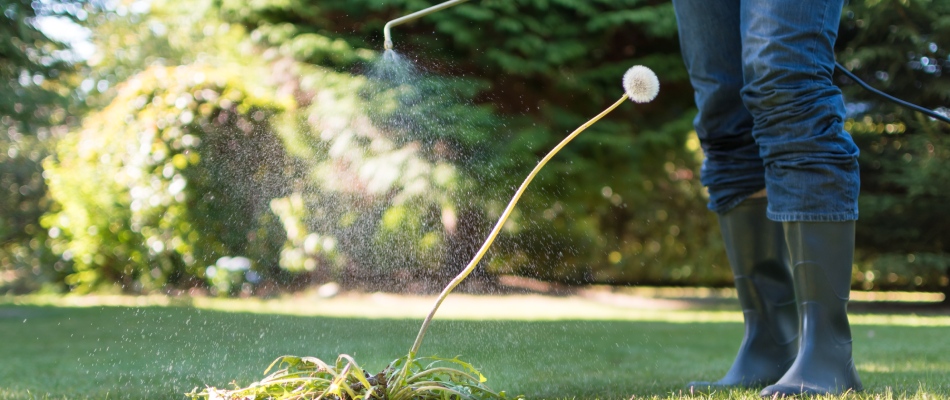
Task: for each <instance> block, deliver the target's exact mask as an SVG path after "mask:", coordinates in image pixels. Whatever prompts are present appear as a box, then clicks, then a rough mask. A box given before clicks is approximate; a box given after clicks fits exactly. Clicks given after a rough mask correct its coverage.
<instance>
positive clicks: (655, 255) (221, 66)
mask: <svg viewBox="0 0 950 400" xmlns="http://www.w3.org/2000/svg"><path fill="white" fill-rule="evenodd" d="M53 3H56V2H53ZM433 3H434V2H431V1H422V0H387V1H375V0H374V1H370V0H324V1H321V2H319V4H313V3H312V2H305V1H301V0H287V1H276V0H261V1H256V2H253V3H250V4H248V3H246V2H243V1H235V0H204V1H198V2H184V1H180V0H161V1H153V2H147V3H146V2H141V1H136V2H131V1H106V2H101V3H100V2H91V3H83V4H80V5H73V6H70V7H63V8H60V9H59V10H60V14H62V15H64V16H65V17H68V18H70V19H72V20H74V21H76V22H77V23H79V24H81V25H82V26H84V27H86V28H88V29H89V30H90V32H91V41H92V42H93V43H94V44H95V45H96V48H97V52H96V54H95V55H94V56H92V57H91V58H89V59H87V60H79V61H76V62H73V63H66V64H63V65H61V64H62V63H59V62H58V61H57V62H53V60H55V57H51V58H48V60H47V61H48V62H45V63H44V62H42V57H40V58H39V59H37V60H39V61H36V60H34V61H30V59H28V58H23V57H20V58H15V57H12V56H8V55H7V54H6V53H3V62H5V63H10V65H11V66H10V67H9V68H7V67H4V68H6V69H4V71H7V70H9V71H13V72H10V73H7V72H4V74H5V75H3V76H2V77H0V78H2V79H3V81H4V82H6V83H7V85H8V87H9V88H10V90H13V91H17V90H19V91H20V92H22V93H24V96H29V98H30V101H29V104H37V105H41V104H61V105H58V106H56V107H59V108H56V109H55V110H59V111H49V112H48V113H37V112H32V113H31V114H30V115H33V116H36V115H40V116H41V117H42V118H40V120H41V121H40V122H35V121H34V119H31V118H32V117H30V118H28V117H27V114H26V113H19V114H18V113H17V112H16V111H15V110H14V111H9V110H7V109H5V108H4V109H3V110H2V112H3V113H4V114H3V116H2V117H0V118H3V119H2V120H0V122H3V123H4V124H8V125H9V124H12V123H13V122H16V123H17V124H19V125H18V126H20V128H17V129H19V130H18V131H17V132H20V131H22V132H25V133H28V134H24V135H22V136H16V135H8V136H7V137H9V138H11V139H9V140H8V141H7V142H5V143H14V144H12V145H11V144H5V146H8V148H12V147H10V146H14V145H15V146H25V145H26V143H28V142H29V143H36V146H40V147H41V148H42V149H46V150H42V151H39V150H37V151H36V153H35V157H34V156H33V153H26V152H24V151H23V150H17V151H15V152H11V151H7V152H6V153H7V154H6V158H3V159H2V161H3V168H5V169H4V171H8V170H9V171H12V172H4V174H3V175H2V178H3V179H4V181H3V182H4V183H3V185H4V187H9V188H11V189H13V188H14V186H15V189H16V190H11V191H10V193H9V194H7V193H5V194H4V195H5V196H10V195H12V196H13V198H11V200H9V201H8V200H6V199H4V200H3V201H4V207H5V210H4V212H3V213H2V215H3V218H5V219H9V220H11V221H14V220H15V221H19V222H16V224H18V225H11V224H4V226H16V227H21V226H22V228H17V229H15V230H10V231H9V232H11V233H4V235H5V236H4V237H5V238H7V237H9V238H10V239H4V241H3V243H4V244H3V246H4V247H3V248H4V250H3V253H2V254H3V257H2V266H0V268H2V270H0V271H2V273H3V275H2V276H0V278H2V279H0V290H16V291H26V290H36V289H37V288H40V287H43V285H44V284H45V285H46V286H45V287H46V288H47V289H48V290H69V289H75V290H84V291H88V290H121V291H131V292H142V291H154V290H165V291H177V290H186V289H196V288H197V289H202V290H203V289H204V288H209V289H210V290H212V291H214V292H216V293H219V294H240V293H244V294H253V293H257V294H266V293H270V292H272V291H273V290H274V289H275V288H295V287H300V286H305V285H311V284H316V283H321V282H325V281H329V280H336V281H342V282H344V283H347V284H349V285H352V286H362V287H367V288H374V289H379V288H384V289H392V290H397V289H398V290H431V289H433V288H436V287H438V286H440V285H441V284H442V283H443V282H445V281H446V280H447V279H448V277H449V276H450V275H454V273H455V272H457V270H458V269H460V268H461V266H462V265H464V264H465V262H467V260H468V258H469V257H470V255H471V254H472V253H473V252H474V250H475V249H476V248H477V247H478V246H479V245H480V244H481V241H482V240H483V238H484V235H485V234H486V233H487V232H488V230H489V228H490V227H491V224H492V223H493V221H494V219H495V218H497V216H498V214H499V213H500V212H501V209H502V207H503V206H504V204H505V203H506V202H507V200H508V197H509V196H510V195H511V193H512V191H513V189H514V187H515V186H516V185H517V184H518V183H520V181H521V179H522V178H523V174H524V173H526V172H527V171H528V170H529V169H530V168H531V166H533V164H534V163H535V162H536V161H537V160H538V159H539V158H540V157H541V156H542V155H543V154H544V153H545V152H546V151H547V150H548V149H549V148H550V147H551V146H553V145H554V144H555V143H557V141H559V140H560V138H561V137H563V136H564V135H566V134H567V133H568V132H570V131H571V130H573V129H574V128H575V127H577V126H578V125H580V124H581V123H582V122H584V121H585V120H587V118H589V117H590V116H593V115H594V114H595V113H597V112H599V111H600V110H601V109H602V108H603V107H604V106H606V105H607V104H609V103H610V102H612V101H613V100H615V98H617V97H619V95H620V88H619V77H620V76H621V75H622V73H623V71H625V70H626V68H628V67H629V66H630V65H633V64H643V65H646V66H649V67H651V68H652V69H654V70H655V71H657V72H658V74H659V75H660V79H661V86H662V87H663V90H662V92H661V95H660V97H659V98H658V99H657V100H656V101H654V102H653V103H650V104H647V105H638V106H632V105H625V106H624V107H622V108H621V109H619V110H618V111H615V112H614V113H613V114H612V115H611V116H609V117H608V118H607V119H605V120H604V121H602V122H600V123H598V124H597V125H595V126H594V127H593V128H591V129H590V130H588V131H587V132H586V133H585V134H584V135H582V136H581V137H579V138H578V139H577V140H575V141H574V142H573V143H572V144H571V145H570V146H568V147H567V148H566V149H565V150H564V151H562V152H561V153H560V154H559V155H558V157H556V158H555V159H554V160H553V161H552V163H550V164H549V166H548V167H547V168H546V170H545V171H543V172H542V174H541V175H540V176H539V177H538V179H537V180H536V181H535V183H533V184H532V187H531V188H530V189H529V191H528V194H527V195H526V197H525V198H524V200H522V202H521V203H520V204H519V207H518V210H517V213H516V215H515V216H514V218H513V220H512V221H511V222H510V223H509V224H508V225H506V227H505V228H506V229H505V231H504V232H505V234H504V237H503V238H502V240H500V242H499V243H497V244H496V245H495V247H493V249H492V251H491V253H490V259H489V260H487V261H486V262H484V263H483V270H482V271H480V272H479V274H480V275H479V276H480V277H481V278H482V279H481V280H482V281H483V282H491V281H492V280H493V277H494V276H495V275H496V274H499V273H513V274H521V275H527V276H532V277H539V278H542V279H548V280H555V281H561V282H568V283H582V282H607V283H615V284H641V285H645V284H662V285H713V286H718V285H729V284H730V282H731V274H730V273H729V270H728V264H727V263H726V260H725V257H724V254H723V251H722V245H721V242H720V239H719V237H718V228H717V225H716V221H715V217H714V215H712V214H711V213H710V212H708V211H707V210H706V209H705V201H706V199H705V194H704V191H703V188H702V187H701V185H700V184H699V181H698V167H699V164H700V162H701V160H702V154H701V152H700V151H699V146H698V143H697V141H696V138H695V135H694V134H693V133H692V132H691V129H692V128H691V120H692V117H693V115H694V113H695V110H694V108H693V105H692V90H691V88H690V86H689V83H688V80H687V77H686V73H685V70H684V68H683V66H682V62H681V60H680V58H679V50H678V45H677V38H676V25H675V24H676V21H675V19H674V18H673V13H672V8H671V4H670V3H669V2H664V1H645V0H622V1H600V0H598V1H582V0H558V1H553V0H552V1H548V0H517V1H507V0H506V1H502V0H481V1H478V2H471V3H466V4H463V5H460V6H457V7H454V8H452V9H449V10H446V11H443V12H440V13H436V14H433V15H431V16H428V17H426V18H425V19H423V20H420V21H417V22H415V23H413V24H408V25H404V26H400V27H399V28H397V29H395V30H394V36H395V37H394V40H395V43H396V46H397V50H398V51H399V54H400V56H401V57H403V58H405V59H407V61H409V62H411V63H407V62H395V61H392V60H383V59H382V55H381V54H380V53H379V50H378V49H380V48H381V47H382V46H381V42H382V37H381V31H382V26H383V24H384V23H385V22H386V21H388V20H390V19H392V18H395V17H397V16H400V15H404V14H406V13H408V12H411V11H414V10H417V9H420V8H423V7H426V6H428V5H431V4H433ZM44 4H45V3H44ZM56 4H59V3H56ZM2 6H3V7H2V8H4V9H5V10H7V9H16V10H20V11H16V12H21V13H27V14H28V13H30V12H34V13H35V12H36V11H35V10H33V9H32V8H31V7H30V6H29V5H28V4H26V3H21V2H16V1H10V0H3V1H2ZM17 7H19V8H17ZM27 14H23V15H27ZM4 15H5V16H6V17H7V18H10V20H9V21H10V23H19V24H20V25H21V28H19V31H14V30H11V31H2V32H0V34H3V35H5V36H4V37H3V38H2V39H3V40H6V41H7V42H9V43H13V44H15V45H16V46H19V47H17V48H20V49H21V51H26V50H22V49H27V48H33V49H37V50H36V51H41V50H42V51H54V50H43V49H55V48H56V46H60V45H58V44H56V43H54V42H52V41H50V40H49V39H48V38H46V37H45V36H44V35H43V33H42V32H40V31H38V30H36V29H35V28H32V25H30V23H29V19H28V18H27V19H23V18H20V17H10V16H9V15H7V14H4ZM17 15H20V14H17ZM24 21H27V22H24ZM24 27H25V28H24ZM24 29H25V30H24ZM948 29H950V1H947V0H930V1H926V0H908V1H904V2H879V1H863V2H849V3H848V5H847V6H846V9H845V13H844V18H843V19H842V31H841V36H840V38H839V41H838V56H839V60H840V61H841V62H842V63H843V64H844V65H846V66H847V68H849V69H851V70H852V71H854V72H855V73H857V74H858V75H860V76H862V77H863V78H866V79H867V80H868V81H869V82H871V83H872V84H873V85H875V86H877V87H879V88H881V89H883V90H885V91H888V92H890V93H893V94H895V95H898V96H899V97H902V98H904V99H907V100H909V101H913V102H916V103H919V104H922V105H924V106H925V107H929V108H934V109H941V107H943V108H942V110H944V112H946V111H947V108H946V107H947V105H948V104H950V87H948V86H950V83H948V81H947V79H946V77H944V76H943V75H942V74H943V73H944V69H945V68H947V67H948V66H950V57H948V49H950V43H948V39H947V38H950V34H948V32H947V31H948ZM16 32H21V33H22V32H28V33H29V35H33V36H30V39H29V40H23V39H17V36H16V35H17V33H16ZM7 42H4V43H7ZM16 46H14V47H16ZM37 54H39V53H37ZM410 64H414V65H415V67H412V66H410ZM54 68H55V70H56V71H60V70H63V71H67V72H68V73H67V72H56V73H53V72H44V73H45V74H46V75H44V76H46V77H45V78H43V80H42V85H39V84H34V83H31V82H36V81H37V79H33V78H31V79H29V80H22V79H20V75H22V73H21V72H17V71H33V70H36V71H53V70H54ZM412 68H417V70H413V69H412ZM37 73H40V72H37ZM198 75H202V76H204V77H205V80H203V81H201V82H199V80H196V79H195V76H198ZM31 76H32V75H31ZM841 83H842V86H843V87H844V90H845V93H846V98H847V100H848V102H849V110H850V112H851V115H850V118H851V119H850V120H849V122H848V128H849V131H850V132H852V134H853V135H854V137H855V139H856V141H858V143H859V145H860V147H861V149H862V159H861V164H862V180H863V188H862V197H861V212H862V219H861V221H860V222H859V228H858V234H859V236H858V247H859V249H858V250H859V253H858V256H859V257H858V262H857V264H856V269H855V274H854V276H855V285H856V286H857V287H861V288H867V289H872V288H874V289H924V290H946V288H947V287H948V286H950V285H948V282H947V278H946V271H947V267H948V260H947V257H946V256H945V255H944V253H945V246H947V243H948V242H947V240H946V238H944V236H945V235H946V229H943V226H947V225H948V224H947V223H946V222H948V221H950V220H948V218H947V216H946V215H944V214H945V211H944V210H943V209H942V208H941V207H940V204H942V203H944V202H945V201H946V199H945V197H947V196H948V195H950V191H948V190H950V189H945V188H943V187H942V186H941V185H939V184H934V183H935V182H943V181H945V179H944V178H946V177H945V176H943V175H945V174H947V173H948V172H946V171H950V169H948V168H946V165H945V164H946V163H947V159H948V158H947V156H948V155H947V154H946V153H947V151H946V150H945V149H947V148H948V147H947V143H946V140H947V139H946V133H948V132H950V131H948V129H947V127H945V126H941V125H938V124H937V123H936V122H934V121H930V120H927V119H925V118H922V117H920V116H919V115H915V114H912V113H909V112H906V111H904V110H901V109H897V108H894V107H892V106H890V105H888V104H886V103H883V102H881V101H880V100H879V99H876V98H872V97H869V95H867V94H866V93H865V92H862V91H860V89H856V87H854V86H853V85H849V82H847V81H846V80H842V81H841ZM39 89H43V90H39ZM20 92H17V93H20ZM206 94H207V95H206ZM54 95H55V96H54ZM143 98H144V99H145V100H144V102H141V101H139V99H143ZM155 99H159V100H155ZM179 99H183V100H180V101H179ZM209 99H215V100H209ZM222 99H228V102H227V103H226V104H225V103H223V100H222ZM24 104H26V103H24ZM179 104H181V105H179ZM0 106H3V104H0ZM49 107H51V108H50V110H54V108H53V107H54V106H49ZM222 116H224V117H222ZM29 124H32V125H29ZM4 127H5V129H9V128H8V127H7V125H4ZM44 129H45V130H44ZM11 132H12V131H11ZM44 132H47V133H44ZM50 132H60V134H58V135H57V134H52V133H50ZM66 132H68V133H66ZM240 135H247V137H251V138H254V139H253V140H256V141H252V140H247V139H245V138H244V137H242V136H240ZM185 136H190V137H191V138H192V139H189V143H192V144H190V145H185V144H184V143H182V142H181V141H182V138H184V137H185ZM18 137H23V138H26V137H29V138H35V139H30V140H27V139H13V138H18ZM235 138H239V139H235ZM54 142H56V151H55V153H54V154H49V153H50V150H49V149H52V148H53V147H52V146H53V143H54ZM90 143H95V145H91V144H90ZM215 143H223V144H220V145H215ZM83 146H85V150H83V149H84V147H83ZM189 146H191V147H189ZM216 146H217V147H216ZM221 146H225V147H221ZM8 148H7V149H8ZM17 148H18V149H19V147H17ZM38 148H39V147H38ZM216 148H217V150H215V149H216ZM222 149H226V150H222ZM80 150H83V151H80ZM215 151H217V153H215ZM10 154H17V155H18V156H17V157H13V156H10ZM22 154H30V157H29V158H24V157H23V156H20V155H22ZM192 155H199V156H195V157H194V159H192V158H189V157H192ZM178 156H181V157H184V159H185V160H186V161H187V162H177V163H176V162H175V159H176V157H178ZM0 157H3V155H0ZM181 157H179V159H181ZM43 158H47V161H46V162H45V163H44V164H43V167H41V165H40V161H41V160H42V159H43ZM27 160H29V161H27ZM169 165H170V167H169ZM44 167H45V168H46V169H45V171H44V170H43V169H42V168H44ZM245 167H246V168H245ZM131 171H137V172H131ZM227 171H230V172H227ZM237 171H241V172H240V173H237ZM41 174H42V176H44V177H45V179H40V176H41ZM133 175H134V179H133V178H128V177H131V176H133ZM221 177H226V179H222V178H221ZM126 178H128V179H126ZM8 182H11V183H8ZM176 182H177V183H176ZM46 185H49V191H47V189H46ZM21 188H26V189H22V190H21ZM173 188H174V189H175V190H172V189H173ZM176 190H177V191H176ZM18 193H19V195H18ZM24 193H25V194H24ZM212 193H213V194H216V195H215V196H216V197H215V199H214V200H209V199H208V196H209V194H212ZM27 194H28V195H27ZM179 194H181V195H179ZM18 196H19V197H18ZM41 199H49V200H41ZM136 199H138V200H140V202H141V201H144V202H145V203H147V204H148V207H145V208H142V207H140V206H134V204H136ZM17 204H27V206H18V205H17ZM137 207H138V208H137ZM64 217H66V218H64ZM40 221H42V224H41V223H40ZM30 226H32V228H29V227H30ZM4 232H6V231H4ZM157 249H158V250H157ZM225 257H227V258H226V260H230V259H232V258H234V257H238V258H241V259H247V260H249V261H250V266H249V267H248V269H246V270H245V269H242V268H237V269H235V270H231V269H228V268H225V267H223V265H224V264H221V263H220V261H221V260H224V259H225ZM225 264H227V263H225ZM212 271H214V272H212ZM222 271H227V273H226V274H225V272H222ZM218 272H220V274H218Z"/></svg>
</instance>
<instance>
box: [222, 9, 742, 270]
mask: <svg viewBox="0 0 950 400" xmlns="http://www.w3.org/2000/svg"><path fill="white" fill-rule="evenodd" d="M434 3H435V2H433V1H420V0H390V1H385V2H379V1H367V0H355V1H354V0H345V1H344V0H329V1H322V2H320V4H317V5H315V4H312V3H310V2H304V1H260V2H255V3H253V4H250V5H249V4H246V3H245V2H239V1H231V0H217V1H216V2H215V4H216V5H218V7H220V9H221V12H222V15H223V16H224V18H225V19H227V20H230V21H234V22H236V23H240V24H242V25H244V26H247V27H248V29H249V30H250V31H251V35H252V38H254V39H255V40H256V41H257V43H259V44H260V45H262V46H264V47H267V48H271V49H273V50H272V51H275V52H277V53H279V55H281V56H285V57H292V58H293V59H295V60H299V61H302V62H306V63H310V64H313V65H315V66H320V67H324V68H330V69H333V70H336V71H347V72H350V73H355V74H366V73H368V72H369V71H368V70H370V69H371V68H368V67H366V66H365V65H363V64H362V62H363V60H365V57H363V56H361V54H362V52H365V51H366V50H363V49H370V50H372V49H379V48H381V47H382V43H381V41H382V40H381V39H382V38H381V35H380V34H381V31H382V26H383V25H384V24H385V22H386V21H387V20H389V19H392V18H395V17H397V16H401V15H404V14H407V13H409V12H412V11H415V10H418V9H421V8H423V7H426V6H429V5H432V4H434ZM675 28H676V26H675V21H674V18H673V13H672V8H671V7H670V5H669V4H668V2H660V1H640V0H627V1H594V2H590V1H557V2H548V1H542V2H538V1H527V0H524V1H492V0H484V1H479V2H473V3H466V4H463V5H460V6H457V7H454V8H452V9H449V10H446V11H443V12H440V13H436V14H432V15H430V16H427V17H426V18H424V19H422V20H419V21H415V22H413V23H412V24H407V25H403V26H400V27H398V28H397V29H396V30H395V31H394V36H395V43H396V48H397V49H399V51H400V52H401V54H402V55H403V57H408V58H409V59H411V60H412V61H414V62H415V63H416V64H418V67H419V68H421V69H424V70H426V71H427V72H428V73H429V74H430V76H442V77H445V78H448V79H451V80H453V81H459V80H469V81H471V82H472V84H471V85H470V87H472V88H475V89H476V90H475V91H474V92H472V93H461V94H458V95H440V94H439V93H438V91H435V92H426V94H425V95H424V96H433V101H434V102H435V103H436V104H434V105H433V107H431V108H429V109H428V110H429V111H427V112H426V113H420V114H413V110H412V109H411V108H406V107H403V111H401V112H400V113H403V114H409V115H445V114H448V115H457V114H452V113H453V111H451V110H450V109H449V108H450V107H446V106H443V107H441V108H440V107H439V105H438V102H440V101H441V102H444V103H445V102H446V99H452V98H461V101H462V103H465V102H474V103H475V104H478V105H480V106H481V107H488V108H489V109H490V110H492V111H493V112H492V115H491V116H490V118H489V117H485V118H484V119H481V120H478V121H476V120H473V119H472V118H469V119H468V120H465V119H461V120H460V119H458V118H456V119H455V120H456V121H465V122H464V123H463V124H461V125H462V126H464V125H468V126H473V127H477V130H478V131H481V133H480V134H476V135H464V134H460V133H459V131H458V130H457V129H456V128H454V127H455V126H454V125H450V124H448V123H446V122H445V121H446V120H444V119H438V118H436V119H434V120H433V119H431V118H430V121H428V122H426V121H422V122H420V121H418V120H416V121H409V122H407V123H406V125H405V126H407V127H411V128H413V129H414V131H413V132H409V133H406V132H405V130H401V131H400V130H396V131H395V132H399V134H398V135H396V134H395V133H393V131H388V130H384V134H387V135H396V136H395V138H399V137H401V138H402V139H401V140H403V141H409V140H416V141H417V142H418V143H419V144H420V146H421V147H420V150H421V152H422V153H421V154H422V156H423V157H424V158H426V159H430V160H444V161H447V162H450V163H451V165H453V166H455V167H457V168H458V169H459V177H460V178H459V182H461V183H460V184H459V185H458V188H457V189H456V190H455V191H454V192H452V193H450V199H451V205H452V206H451V210H452V212H451V215H452V218H450V219H449V220H450V221H453V222H452V226H453V228H452V229H451V230H452V231H453V232H454V233H451V234H450V233H449V229H448V227H447V226H443V227H442V228H441V229H443V231H444V232H442V233H441V236H442V237H444V238H446V240H447V241H445V242H443V245H442V246H441V248H442V250H441V252H442V254H443V255H442V257H443V261H442V263H441V264H442V265H441V266H442V268H444V269H445V272H444V274H448V275H451V274H454V273H455V272H457V271H458V270H460V269H461V267H462V266H463V265H464V264H465V262H467V261H468V259H469V258H470V256H471V255H472V253H474V250H475V249H476V248H477V247H478V245H480V244H481V241H482V240H483V239H484V236H485V234H486V233H487V232H488V230H489V228H490V227H491V223H492V220H493V219H494V218H496V217H497V216H498V213H500V211H501V209H502V207H503V205H504V204H505V202H507V200H508V197H509V196H510V195H511V194H512V188H513V187H515V186H516V185H517V184H518V183H520V180H521V179H522V178H523V176H522V174H523V173H527V172H528V171H529V170H530V167H531V166H532V165H533V163H535V162H536V161H537V160H538V159H539V158H540V156H541V155H543V154H544V153H545V152H546V151H547V150H549V149H550V148H551V147H552V146H553V145H554V144H555V143H557V141H559V140H560V139H561V138H562V137H563V135H566V134H567V133H568V132H570V130H572V129H574V128H575V127H577V126H578V125H580V124H581V123H582V122H584V121H585V120H586V119H587V118H589V117H591V116H593V115H594V114H595V113H597V112H599V111H600V110H601V109H603V107H605V106H606V105H608V104H609V102H611V101H613V100H614V99H615V98H617V97H619V96H620V94H621V89H620V83H619V82H620V77H621V75H622V73H623V72H624V71H625V70H626V69H627V68H628V67H629V66H631V65H633V64H644V65H647V66H649V67H651V68H653V69H655V70H657V71H660V78H661V81H662V83H663V93H662V94H661V95H660V98H659V99H657V100H656V102H654V103H651V104H649V105H641V106H636V107H634V106H632V105H627V106H625V107H624V108H623V109H621V110H619V111H617V112H615V113H614V115H612V116H611V117H610V118H609V119H608V120H606V121H604V122H601V123H600V124H598V125H596V126H595V127H593V128H592V129H591V130H589V131H588V132H587V133H585V134H584V135H582V136H581V137H580V138H578V139H577V140H576V141H575V142H574V143H573V144H572V145H571V146H569V147H568V148H566V149H565V150H564V151H563V152H562V153H561V154H560V155H559V156H558V157H557V158H555V159H554V160H553V161H552V163H551V164H549V167H547V169H546V170H545V171H543V172H542V174H541V176H539V178H538V180H537V181H536V182H535V183H534V184H533V187H532V188H531V189H530V190H529V193H528V195H527V196H526V197H525V198H524V200H522V202H521V204H520V205H519V209H518V210H519V212H518V213H516V215H515V216H514V218H513V221H512V222H511V223H510V225H509V227H508V228H509V229H507V230H506V232H507V233H508V235H507V238H506V239H503V240H502V241H500V242H499V243H498V244H496V248H495V250H494V251H493V252H492V254H496V255H499V256H498V257H496V258H494V259H493V260H492V261H490V262H489V265H490V269H492V270H494V271H496V272H516V273H522V274H530V275H534V276H542V277H545V278H547V279H557V280H565V281H575V282H577V281H585V282H590V281H600V282H614V283H665V284H671V283H672V284H686V283H698V282H704V283H711V284H725V283H727V282H728V281H729V279H730V276H729V273H728V268H725V264H724V256H723V255H722V252H721V246H720V245H719V244H718V243H719V242H718V238H717V237H716V235H715V234H714V232H715V231H714V230H713V227H714V219H712V218H711V214H709V213H708V212H707V211H706V210H705V207H704V203H705V199H704V194H703V189H702V188H701V187H700V185H699V184H698V177H697V176H696V171H697V169H698V163H699V160H700V156H699V154H698V152H699V149H698V146H697V143H695V139H690V137H691V136H690V131H691V127H690V120H691V118H692V111H691V109H692V108H691V107H692V106H691V104H692V103H691V89H690V87H689V84H688V82H687V80H686V75H685V71H684V70H683V68H682V62H681V61H680V58H679V57H680V56H679V52H678V46H677V43H676V37H675V33H676V29H675ZM381 63H382V64H383V65H385V64H386V63H387V62H386V61H382V62H381ZM448 103H451V101H448ZM396 115H399V113H397V114H396ZM448 120H450V121H451V120H452V119H451V118H449V119H448ZM427 123H428V124H429V125H433V126H438V125H440V124H445V126H444V127H443V129H442V130H441V132H442V133H440V134H439V135H438V136H436V137H431V136H426V135H427V134H425V133H424V132H423V131H433V132H439V130H438V129H419V126H425V124H427ZM450 126H452V127H453V128H449V127H450ZM446 128H447V129H446ZM463 136H464V137H465V138H464V139H461V137H463ZM444 154H452V155H454V158H452V157H448V158H447V157H445V156H444ZM379 215H381V216H383V215H385V213H383V214H379ZM421 215H424V213H423V214H420V216H418V217H417V218H421V219H420V221H424V218H423V217H422V216H421ZM423 223H424V222H423ZM463 236H464V237H463ZM356 261H357V262H360V261H362V262H371V261H369V259H365V258H364V259H362V260H360V259H357V260H356Z"/></svg>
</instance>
